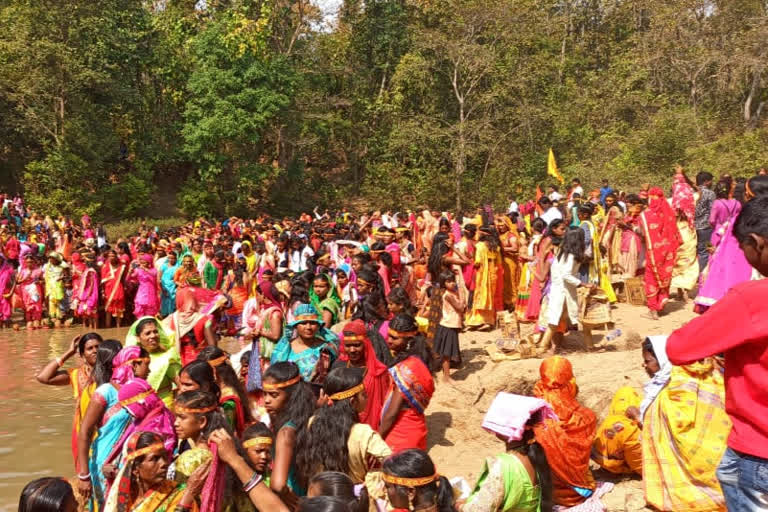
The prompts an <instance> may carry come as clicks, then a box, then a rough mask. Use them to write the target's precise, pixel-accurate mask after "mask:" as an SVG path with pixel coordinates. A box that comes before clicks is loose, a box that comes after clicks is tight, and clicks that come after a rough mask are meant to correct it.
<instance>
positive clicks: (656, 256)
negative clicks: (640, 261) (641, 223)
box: [641, 187, 682, 288]
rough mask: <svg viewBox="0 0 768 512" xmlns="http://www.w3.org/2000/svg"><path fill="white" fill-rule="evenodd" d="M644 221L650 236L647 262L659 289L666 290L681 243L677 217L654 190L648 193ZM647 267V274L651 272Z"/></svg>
mask: <svg viewBox="0 0 768 512" xmlns="http://www.w3.org/2000/svg"><path fill="white" fill-rule="evenodd" d="M641 215H642V216H643V218H644V219H645V224H646V226H645V228H646V236H647V242H648V243H647V244H646V245H647V253H646V254H647V260H646V261H647V262H648V263H650V270H651V271H652V272H654V274H655V277H656V280H657V281H658V286H659V287H660V288H666V287H668V286H669V283H670V281H671V280H672V270H673V269H674V266H675V258H676V254H677V248H678V247H679V246H680V244H681V242H682V239H681V237H680V231H679V230H678V229H677V216H676V215H675V212H674V211H673V210H672V207H671V206H670V205H669V203H668V202H667V200H666V199H665V198H664V191H663V190H661V188H659V187H653V188H652V189H651V190H649V191H648V209H646V210H645V211H644V212H643V213H642V214H641ZM648 270H649V269H648V265H646V272H648Z"/></svg>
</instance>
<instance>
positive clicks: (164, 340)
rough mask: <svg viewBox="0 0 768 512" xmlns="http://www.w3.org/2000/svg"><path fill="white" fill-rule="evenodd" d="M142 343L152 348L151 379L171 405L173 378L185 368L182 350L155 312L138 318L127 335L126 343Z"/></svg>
mask: <svg viewBox="0 0 768 512" xmlns="http://www.w3.org/2000/svg"><path fill="white" fill-rule="evenodd" d="M137 345H138V346H141V347H142V348H143V349H144V350H146V351H147V352H149V360H150V362H149V369H150V374H149V375H150V376H149V378H148V379H147V381H148V382H149V383H150V384H151V385H152V388H153V389H154V390H155V391H156V392H157V395H158V396H159V397H160V398H161V399H162V400H163V402H165V405H167V406H169V407H170V405H171V404H172V403H173V382H174V380H176V377H177V376H178V374H179V370H181V362H180V358H179V352H178V350H176V347H174V345H173V342H172V341H171V339H170V338H169V337H168V334H167V333H166V332H165V330H164V329H163V326H162V324H161V323H160V321H159V320H158V319H157V318H155V317H153V316H146V317H144V318H139V319H138V320H136V321H135V322H134V323H133V325H131V328H130V329H129V330H128V334H127V335H126V336H125V346H126V347H132V346H137Z"/></svg>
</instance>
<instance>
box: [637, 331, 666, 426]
mask: <svg viewBox="0 0 768 512" xmlns="http://www.w3.org/2000/svg"><path fill="white" fill-rule="evenodd" d="M668 338H669V336H648V340H650V342H651V345H652V346H653V352H654V353H655V354H656V360H657V361H658V362H659V371H657V372H656V373H655V374H653V377H651V380H649V381H648V382H647V383H646V384H645V386H643V401H642V402H640V419H641V421H642V418H643V416H644V415H645V411H646V410H647V409H648V407H649V406H650V405H651V404H652V403H653V401H654V400H655V399H656V397H657V396H659V393H661V391H662V390H663V389H664V387H665V386H666V385H667V382H669V377H670V374H671V373H672V363H670V362H669V359H668V358H667V339H668Z"/></svg>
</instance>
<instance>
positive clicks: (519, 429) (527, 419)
mask: <svg viewBox="0 0 768 512" xmlns="http://www.w3.org/2000/svg"><path fill="white" fill-rule="evenodd" d="M552 418H555V413H554V411H552V409H551V407H550V406H549V404H547V403H546V402H545V401H543V400H541V399H538V398H533V397H527V396H521V395H513V394H511V393H499V394H498V395H496V398H494V399H493V402H492V403H491V407H490V408H489V409H488V412H487V413H486V415H485V418H484V420H483V428H484V429H486V430H488V431H490V432H493V433H494V434H496V437H497V438H499V440H501V441H504V444H505V445H506V452H505V453H503V454H501V455H497V456H496V457H489V458H487V459H486V461H485V465H484V466H483V471H482V473H481V474H480V478H478V480H477V483H476V484H475V488H474V490H473V491H472V494H470V496H469V498H468V499H467V501H466V503H465V504H464V505H463V506H462V507H461V510H462V512H502V511H511V510H514V511H516V512H538V511H541V512H550V511H551V510H552V506H553V503H552V475H551V472H550V470H549V463H548V462H547V457H546V455H545V453H544V448H543V447H542V446H541V445H540V444H539V443H538V442H536V438H535V437H534V434H533V427H534V426H535V425H536V424H538V423H540V422H541V421H542V420H544V419H552Z"/></svg>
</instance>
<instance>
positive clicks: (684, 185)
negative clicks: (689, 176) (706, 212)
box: [672, 174, 696, 229]
mask: <svg viewBox="0 0 768 512" xmlns="http://www.w3.org/2000/svg"><path fill="white" fill-rule="evenodd" d="M672 208H673V209H674V210H675V211H678V212H682V214H683V215H684V216H685V219H686V220H687V221H688V225H689V226H691V229H693V220H694V213H695V210H696V201H695V200H694V198H693V188H692V187H691V186H690V185H689V184H688V182H687V181H686V180H685V176H683V175H682V174H676V175H675V181H674V183H673V184H672Z"/></svg>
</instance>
